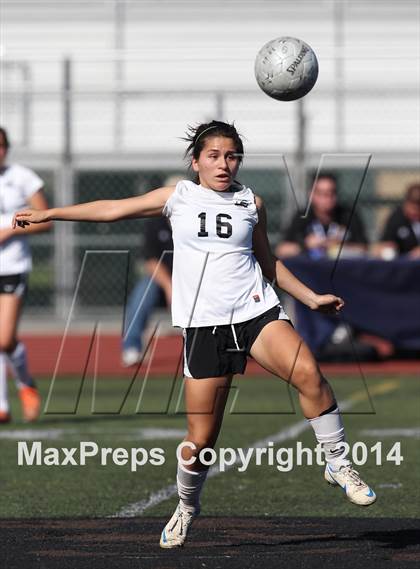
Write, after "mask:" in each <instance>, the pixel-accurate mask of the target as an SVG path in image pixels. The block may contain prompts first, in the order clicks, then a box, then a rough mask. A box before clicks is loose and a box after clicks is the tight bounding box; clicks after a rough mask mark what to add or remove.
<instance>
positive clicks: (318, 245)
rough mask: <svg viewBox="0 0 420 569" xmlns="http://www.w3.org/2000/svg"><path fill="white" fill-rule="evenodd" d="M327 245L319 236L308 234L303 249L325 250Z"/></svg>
mask: <svg viewBox="0 0 420 569" xmlns="http://www.w3.org/2000/svg"><path fill="white" fill-rule="evenodd" d="M327 244H328V243H327V240H326V238H325V237H322V236H321V235H316V233H310V234H309V235H308V236H307V237H306V238H305V247H306V248H307V249H325V248H326V247H327Z"/></svg>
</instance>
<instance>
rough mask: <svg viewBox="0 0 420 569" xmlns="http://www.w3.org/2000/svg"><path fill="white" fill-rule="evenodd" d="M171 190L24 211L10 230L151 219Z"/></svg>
mask: <svg viewBox="0 0 420 569" xmlns="http://www.w3.org/2000/svg"><path fill="white" fill-rule="evenodd" d="M174 189H175V186H167V187H164V188H158V189H157V190H153V191H151V192H148V193H147V194H144V195H142V196H136V197H134V198H125V199H121V200H100V201H94V202H87V203H83V204H77V205H70V206H66V207H55V208H51V209H47V210H34V209H28V210H24V211H19V212H17V213H16V214H15V216H14V218H13V222H12V227H13V228H15V227H17V226H19V227H25V226H27V225H29V224H31V223H45V222H48V221H59V220H60V221H97V222H106V221H117V220H118V219H130V218H137V217H153V216H158V215H161V214H162V210H163V207H164V205H165V203H166V202H167V201H168V199H169V197H170V196H171V195H172V192H173V191H174Z"/></svg>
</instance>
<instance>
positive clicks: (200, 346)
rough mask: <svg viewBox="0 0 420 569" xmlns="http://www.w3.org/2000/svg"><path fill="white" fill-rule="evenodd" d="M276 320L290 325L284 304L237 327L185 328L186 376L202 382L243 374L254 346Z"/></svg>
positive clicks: (234, 325)
mask: <svg viewBox="0 0 420 569" xmlns="http://www.w3.org/2000/svg"><path fill="white" fill-rule="evenodd" d="M274 320H285V321H286V322H289V323H290V320H289V318H288V317H287V315H286V313H285V312H284V311H283V308H282V307H281V305H278V306H275V307H273V308H270V309H269V310H267V311H266V312H263V314H260V315H259V316H256V317H255V318H252V319H251V320H247V321H245V322H239V323H238V324H224V325H223V326H203V327H199V328H184V375H185V376H186V377H191V378H194V379H203V378H206V377H220V376H223V375H228V374H235V373H244V372H245V368H246V363H247V356H248V355H249V354H250V351H251V347H252V344H253V343H254V342H255V340H256V338H257V336H258V334H259V333H260V332H261V330H262V329H263V328H264V326H265V325H266V324H268V323H269V322H273V321H274Z"/></svg>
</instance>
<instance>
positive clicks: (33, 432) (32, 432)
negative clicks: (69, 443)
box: [0, 428, 186, 441]
mask: <svg viewBox="0 0 420 569" xmlns="http://www.w3.org/2000/svg"><path fill="white" fill-rule="evenodd" d="M185 434H186V431H185V429H158V428H144V429H138V428H137V429H127V430H126V431H123V432H118V431H115V432H113V433H110V431H109V430H108V429H100V428H93V429H87V430H86V431H83V433H82V432H81V431H80V430H79V429H73V428H70V429H42V428H38V429H9V430H6V431H0V439H6V440H19V441H25V440H26V441H31V440H36V441H42V440H61V439H65V438H67V437H72V438H74V437H75V436H76V437H77V436H79V437H80V436H82V435H83V436H87V437H90V436H91V435H103V436H104V437H106V438H117V439H119V440H121V441H127V440H130V441H131V440H136V441H156V440H162V441H165V440H167V439H181V438H182V437H184V436H185Z"/></svg>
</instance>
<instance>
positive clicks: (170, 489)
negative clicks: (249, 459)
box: [109, 381, 399, 518]
mask: <svg viewBox="0 0 420 569" xmlns="http://www.w3.org/2000/svg"><path fill="white" fill-rule="evenodd" d="M398 385H399V384H398V382H396V381H387V382H383V383H381V384H379V385H378V386H376V388H372V389H371V390H370V395H375V394H382V393H386V392H389V391H393V390H395V389H397V387H398ZM363 399H366V393H365V392H364V391H356V392H355V393H353V394H352V395H351V396H350V397H349V398H348V399H346V400H345V401H343V402H342V403H340V410H341V411H347V410H349V409H350V408H351V407H353V405H355V404H356V403H358V402H359V401H361V400H363ZM309 427H310V425H309V423H308V421H307V420H306V419H303V420H301V421H298V422H297V423H295V424H294V425H290V426H289V427H286V428H285V429H282V430H281V431H279V432H278V433H274V434H273V435H269V436H268V437H265V438H263V439H260V440H258V441H255V442H254V443H252V444H251V445H250V446H249V447H248V448H250V449H251V448H259V447H265V446H267V444H268V443H269V442H273V443H281V442H283V441H287V440H290V439H296V438H297V437H298V436H299V435H300V434H301V433H303V432H304V431H306V430H307V429H309ZM245 452H246V451H245ZM240 462H241V461H240V459H239V458H238V459H237V460H236V461H235V462H234V463H233V464H231V465H226V466H225V470H224V472H227V471H228V470H231V469H232V468H234V467H235V466H236V465H237V464H239V463H240ZM222 473H223V472H221V471H220V470H219V468H218V466H217V465H214V466H212V467H211V468H209V472H208V475H207V478H212V477H213V476H217V475H219V474H222ZM176 494H177V486H176V484H170V485H169V486H166V487H165V488H161V489H160V490H158V491H157V492H153V494H151V495H150V496H149V497H148V498H146V499H143V500H139V501H138V502H134V503H132V504H128V505H127V506H125V507H124V508H122V509H121V510H120V511H119V512H117V513H116V514H113V515H111V516H109V517H110V518H134V517H136V516H140V515H141V514H143V513H144V512H145V511H146V510H148V509H149V508H152V507H154V506H157V505H158V504H160V503H161V502H164V501H165V500H169V498H172V497H173V496H175V495H176Z"/></svg>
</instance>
